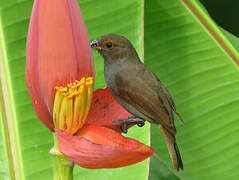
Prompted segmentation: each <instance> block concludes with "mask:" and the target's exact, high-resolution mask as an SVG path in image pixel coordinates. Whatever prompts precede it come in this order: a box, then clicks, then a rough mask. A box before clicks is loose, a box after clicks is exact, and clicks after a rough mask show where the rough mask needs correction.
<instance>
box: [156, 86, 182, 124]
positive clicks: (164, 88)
mask: <svg viewBox="0 0 239 180" xmlns="http://www.w3.org/2000/svg"><path fill="white" fill-rule="evenodd" d="M160 88H161V89H162V91H163V93H164V94H165V95H166V97H167V99H168V102H169V104H170V106H171V108H172V110H173V111H174V112H175V114H176V115H177V116H178V118H179V119H180V120H181V122H182V123H184V121H183V119H182V117H181V116H180V114H179V113H178V111H177V109H176V106H175V103H174V101H173V99H172V97H171V95H170V94H169V92H168V90H167V89H166V87H165V86H164V85H163V84H162V83H160Z"/></svg>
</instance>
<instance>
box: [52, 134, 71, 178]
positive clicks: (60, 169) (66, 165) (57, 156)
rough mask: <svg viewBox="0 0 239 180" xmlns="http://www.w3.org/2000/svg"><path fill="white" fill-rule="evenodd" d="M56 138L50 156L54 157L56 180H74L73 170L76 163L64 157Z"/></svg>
mask: <svg viewBox="0 0 239 180" xmlns="http://www.w3.org/2000/svg"><path fill="white" fill-rule="evenodd" d="M53 136H54V147H53V148H52V149H51V150H50V154H51V155H52V156H53V162H54V163H53V176H54V180H73V168H74V163H73V162H72V161H71V160H69V159H68V158H67V157H66V156H64V155H63V154H62V153H61V152H60V150H59V148H58V143H57V138H56V136H55V133H54V134H53Z"/></svg>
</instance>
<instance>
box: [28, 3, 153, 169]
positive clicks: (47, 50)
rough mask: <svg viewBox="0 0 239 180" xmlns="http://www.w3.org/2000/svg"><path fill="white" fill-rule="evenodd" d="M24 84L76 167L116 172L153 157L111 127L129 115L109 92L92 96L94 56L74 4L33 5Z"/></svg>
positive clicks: (117, 129) (95, 93) (45, 122)
mask: <svg viewBox="0 0 239 180" xmlns="http://www.w3.org/2000/svg"><path fill="white" fill-rule="evenodd" d="M26 82H27V88H28V91H29V94H30V96H31V100H32V103H33V106H34V109H35V112H36V114H37V116H38V117H39V119H40V120H41V121H42V122H43V123H44V124H45V125H46V126H47V127H48V128H49V129H50V130H52V131H54V130H55V132H56V135H57V138H58V144H59V148H60V151H61V152H62V153H63V154H65V155H66V156H67V157H69V158H70V159H71V160H72V161H73V162H75V163H76V164H79V165H80V166H82V167H86V168H93V169H95V168H115V167H122V166H126V165H130V164H134V163H137V162H140V161H142V160H144V159H145V158H147V157H149V156H151V155H152V153H153V150H152V149H151V148H150V147H149V146H146V145H144V144H141V143H139V142H138V141H136V140H132V139H130V138H125V137H123V136H122V135H121V134H120V132H121V130H120V128H119V127H120V126H119V125H114V124H112V121H113V120H117V119H125V118H127V117H128V116H130V114H129V113H128V112H127V111H125V110H124V109H123V108H122V107H121V106H120V105H119V104H118V103H117V102H116V101H115V100H114V99H113V97H112V96H111V94H110V92H109V90H108V89H102V90H97V91H96V92H94V94H93V95H92V93H93V84H94V63H93V56H92V52H91V47H90V44H89V39H88V34H87V30H86V27H85V24H84V21H83V18H82V15H81V12H80V8H79V6H78V3H77V0H35V1H34V7H33V10H32V16H31V21H30V26H29V32H28V39H27V54H26ZM92 96H93V101H92V105H91V99H92ZM90 105H91V109H90ZM88 113H89V114H88Z"/></svg>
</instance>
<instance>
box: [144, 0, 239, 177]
mask: <svg viewBox="0 0 239 180" xmlns="http://www.w3.org/2000/svg"><path fill="white" fill-rule="evenodd" d="M145 3H146V4H145V61H144V62H145V64H146V65H147V66H148V67H149V68H150V69H152V70H153V71H154V72H155V73H156V74H157V75H158V77H159V78H160V79H161V81H162V82H163V83H164V84H165V85H166V87H167V88H168V90H169V91H170V93H171V94H172V96H173V99H174V100H175V103H176V105H177V108H178V111H179V112H180V113H181V116H182V117H183V119H184V121H185V123H184V124H182V123H181V122H179V121H178V119H175V123H176V127H177V130H178V131H177V136H176V137H177V144H178V146H179V149H180V152H181V155H182V159H183V162H184V171H180V172H177V171H175V170H174V168H173V166H172V163H171V160H170V157H169V154H168V150H167V147H166V145H165V142H164V137H163V135H162V133H160V131H159V130H158V128H157V127H156V126H152V146H153V147H154V149H156V154H155V156H154V157H153V158H152V160H151V164H150V176H149V177H150V178H149V179H150V180H156V179H157V180H158V179H170V180H171V179H183V180H200V179H203V180H212V179H217V180H219V179H222V180H227V179H230V180H232V179H235V180H236V179H238V177H239V172H238V168H239V158H238V155H239V151H238V149H239V133H238V130H239V126H238V122H239V95H238V94H239V85H238V82H239V68H238V65H239V61H238V60H239V55H238V53H237V51H236V50H235V49H234V48H236V49H237V48H238V43H239V41H238V39H237V38H235V37H234V36H233V35H230V34H228V33H227V32H225V31H223V30H222V31H221V29H220V28H219V27H218V26H217V25H215V23H214V22H213V21H212V20H211V19H210V17H209V16H208V15H207V13H206V12H204V10H203V9H202V8H201V7H200V5H199V4H198V2H197V1H193V0H183V1H174V0H160V1H159V0H150V1H146V2H145ZM230 42H231V43H232V44H231V43H230ZM233 45H235V47H233ZM160 166H161V168H160Z"/></svg>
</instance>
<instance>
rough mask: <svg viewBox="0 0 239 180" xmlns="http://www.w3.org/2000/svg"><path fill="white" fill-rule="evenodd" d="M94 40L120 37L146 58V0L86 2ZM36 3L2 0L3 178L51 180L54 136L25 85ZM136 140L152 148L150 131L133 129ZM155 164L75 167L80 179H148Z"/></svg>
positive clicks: (99, 81)
mask: <svg viewBox="0 0 239 180" xmlns="http://www.w3.org/2000/svg"><path fill="white" fill-rule="evenodd" d="M79 3H80V6H81V10H82V14H83V16H84V19H85V22H86V25H87V28H88V30H89V36H90V39H91V40H94V39H95V38H97V37H99V36H101V35H103V34H106V33H118V34H123V35H124V36H126V37H127V38H129V39H130V40H131V41H132V42H133V44H134V45H135V46H136V48H137V51H138V52H139V54H140V56H141V57H142V54H143V0H131V1H121V0H112V1H105V0H97V1H94V0H80V1H79ZM32 4H33V0H22V1H18V0H0V77H1V78H0V80H1V86H0V90H1V91H0V99H1V100H0V108H1V109H0V110H1V111H0V112H1V113H0V179H12V180H13V179H18V180H32V179H37V180H48V179H49V180H50V179H52V157H51V156H50V155H49V154H48V152H49V150H50V149H51V147H52V146H53V137H52V134H51V132H50V131H49V130H48V129H47V128H45V127H44V126H43V125H42V124H41V122H40V121H39V120H38V119H37V117H36V115H35V113H34V110H33V107H32V104H31V101H30V98H29V95H28V92H27V89H26V84H25V49H26V38H27V31H28V24H29V18H30V14H31V9H32ZM94 57H95V63H96V72H97V74H98V75H97V77H96V89H97V88H104V87H105V82H104V76H103V59H102V58H101V57H100V56H99V55H97V54H94ZM128 136H130V137H132V138H137V140H139V141H141V142H143V143H146V144H149V141H150V138H149V126H145V127H144V128H142V129H137V128H136V127H135V128H132V130H131V131H130V133H129V135H128ZM148 166H149V160H146V161H143V162H141V163H139V164H137V165H133V166H130V167H125V168H119V169H104V170H87V169H84V168H79V167H75V173H76V177H77V178H75V179H87V180H90V179H104V180H107V179H110V180H113V179H121V178H122V177H124V179H128V180H130V179H132V178H133V179H139V180H144V179H147V177H148Z"/></svg>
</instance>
